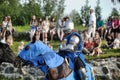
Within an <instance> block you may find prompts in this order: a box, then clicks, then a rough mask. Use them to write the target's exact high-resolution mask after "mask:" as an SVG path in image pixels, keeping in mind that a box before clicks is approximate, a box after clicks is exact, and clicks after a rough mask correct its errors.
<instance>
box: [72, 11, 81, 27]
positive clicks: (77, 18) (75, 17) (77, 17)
mask: <svg viewBox="0 0 120 80" xmlns="http://www.w3.org/2000/svg"><path fill="white" fill-rule="evenodd" d="M70 18H71V19H72V21H73V22H74V24H75V25H80V20H81V19H80V14H79V13H78V12H77V11H76V10H72V11H71V13H70Z"/></svg>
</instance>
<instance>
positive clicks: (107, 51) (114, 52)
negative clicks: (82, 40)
mask: <svg viewBox="0 0 120 80" xmlns="http://www.w3.org/2000/svg"><path fill="white" fill-rule="evenodd" d="M14 28H15V30H16V31H17V32H27V31H28V30H29V28H30V27H29V26H15V27H14ZM85 29H87V27H82V26H76V27H75V30H85ZM21 41H24V42H25V44H27V43H28V42H29V41H26V40H24V39H23V40H19V41H14V43H13V46H11V48H12V50H13V51H14V53H15V54H16V55H17V48H18V45H19V44H20V42H21ZM50 43H51V45H52V46H53V48H54V50H57V49H58V46H59V44H60V42H59V41H50ZM105 43H106V41H105V40H102V45H104V44H105ZM102 50H103V52H104V54H101V55H100V56H99V57H97V56H87V55H85V58H86V59H97V58H106V57H112V56H120V49H102Z"/></svg>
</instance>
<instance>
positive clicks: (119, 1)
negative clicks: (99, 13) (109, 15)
mask: <svg viewBox="0 0 120 80" xmlns="http://www.w3.org/2000/svg"><path fill="white" fill-rule="evenodd" d="M111 2H112V3H113V4H114V5H116V3H120V0H111Z"/></svg>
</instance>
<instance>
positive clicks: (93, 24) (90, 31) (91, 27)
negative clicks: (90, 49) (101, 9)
mask: <svg viewBox="0 0 120 80" xmlns="http://www.w3.org/2000/svg"><path fill="white" fill-rule="evenodd" d="M88 25H89V27H88V35H89V37H91V34H92V37H94V36H95V30H96V16H95V13H94V10H93V9H90V18H89V24H88Z"/></svg>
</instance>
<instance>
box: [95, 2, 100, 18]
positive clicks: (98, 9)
mask: <svg viewBox="0 0 120 80" xmlns="http://www.w3.org/2000/svg"><path fill="white" fill-rule="evenodd" d="M95 14H96V17H98V16H99V15H101V7H100V0H97V6H96V7H95Z"/></svg>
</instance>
